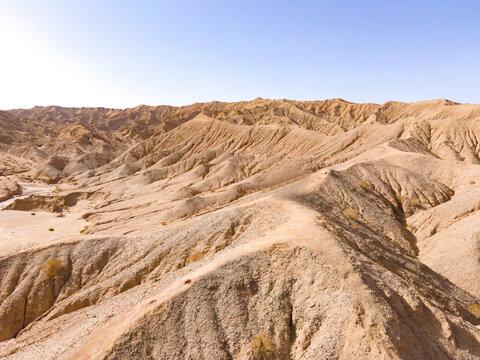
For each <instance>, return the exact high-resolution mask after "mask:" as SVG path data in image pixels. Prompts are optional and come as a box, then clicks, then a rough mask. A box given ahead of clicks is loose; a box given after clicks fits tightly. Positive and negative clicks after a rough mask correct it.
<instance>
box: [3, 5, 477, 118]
mask: <svg viewBox="0 0 480 360" xmlns="http://www.w3.org/2000/svg"><path fill="white" fill-rule="evenodd" d="M0 45H1V49H2V53H1V55H0V108H1V109H8V108H14V107H31V106H34V105H51V104H55V105H62V106H106V107H128V106H135V105H138V104H149V105H157V104H172V105H182V104H189V103H193V102H197V101H211V100H221V101H237V100H248V99H253V98H255V97H258V96H261V97H264V98H274V99H276V98H288V99H300V100H315V99H325V98H335V97H341V98H344V99H346V100H349V101H355V102H376V103H383V102H385V101H387V100H399V101H408V102H410V101H417V100H426V99H436V98H448V99H451V100H455V101H460V102H472V103H480V1H478V0H476V1H473V0H472V1H461V0H460V1H439V0H437V1H433V0H428V1H420V0H417V1H413V0H396V1H393V0H377V1H369V0H365V1H362V0H336V1H334V0H331V1H313V0H312V1H307V0H303V1H301V0H291V1H283V0H278V1H267V0H255V1H254V0H237V1H230V0H163V1H162V0H159V1H140V0H137V1H133V0H132V1H121V0H115V1H113V0H108V1H107V0H105V1H102V0H82V1H79V0H77V1H73V0H55V1H54V0H43V1H38V0H30V1H27V0H0Z"/></svg>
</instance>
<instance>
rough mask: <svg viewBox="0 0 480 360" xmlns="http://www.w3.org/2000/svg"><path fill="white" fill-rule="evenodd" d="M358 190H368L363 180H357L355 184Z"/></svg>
mask: <svg viewBox="0 0 480 360" xmlns="http://www.w3.org/2000/svg"><path fill="white" fill-rule="evenodd" d="M355 184H356V185H357V186H358V187H359V188H362V189H363V190H368V189H369V188H370V186H369V185H368V183H367V182H366V181H364V180H358V181H357V182H356V183H355Z"/></svg>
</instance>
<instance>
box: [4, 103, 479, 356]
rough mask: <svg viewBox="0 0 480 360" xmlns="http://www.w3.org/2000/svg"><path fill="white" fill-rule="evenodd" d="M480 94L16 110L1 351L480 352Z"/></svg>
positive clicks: (11, 117) (12, 113)
mask: <svg viewBox="0 0 480 360" xmlns="http://www.w3.org/2000/svg"><path fill="white" fill-rule="evenodd" d="M479 139H480V105H472V104H459V103H454V102H452V101H449V100H433V101H422V102H416V103H401V102H387V103H385V104H383V105H377V104H355V103H350V102H347V101H345V100H342V99H332V100H325V101H290V100H268V99H261V98H257V99H255V100H253V101H244V102H237V103H221V102H210V103H198V104H193V105H189V106H184V107H173V106H146V105H141V106H138V107H135V108H130V109H124V110H120V109H106V108H62V107H57V106H49V107H35V108H32V109H29V110H24V109H17V110H8V111H0V174H1V175H2V179H1V181H0V192H1V194H2V197H1V199H3V202H0V206H2V207H3V210H2V211H0V274H2V276H0V358H2V359H3V358H5V359H38V358H42V359H437V360H438V359H480V327H479V325H480V286H479V283H478V276H479V275H480V263H479V261H478V259H479V256H480V246H479V243H480V232H479V230H478V224H479V223H480V211H478V210H479V209H480V166H479V165H480V157H479V156H480V144H479Z"/></svg>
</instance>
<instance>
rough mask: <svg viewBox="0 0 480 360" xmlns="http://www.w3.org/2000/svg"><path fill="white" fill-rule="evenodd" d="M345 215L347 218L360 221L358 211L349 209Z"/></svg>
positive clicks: (345, 211) (344, 212)
mask: <svg viewBox="0 0 480 360" xmlns="http://www.w3.org/2000/svg"><path fill="white" fill-rule="evenodd" d="M343 215H345V216H346V217H348V218H350V219H352V220H357V219H358V210H356V209H352V208H348V209H345V210H343Z"/></svg>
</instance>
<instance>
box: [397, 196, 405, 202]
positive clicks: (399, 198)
mask: <svg viewBox="0 0 480 360" xmlns="http://www.w3.org/2000/svg"><path fill="white" fill-rule="evenodd" d="M396 196H397V200H398V202H399V203H400V204H403V203H404V202H405V196H403V195H402V194H396Z"/></svg>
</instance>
